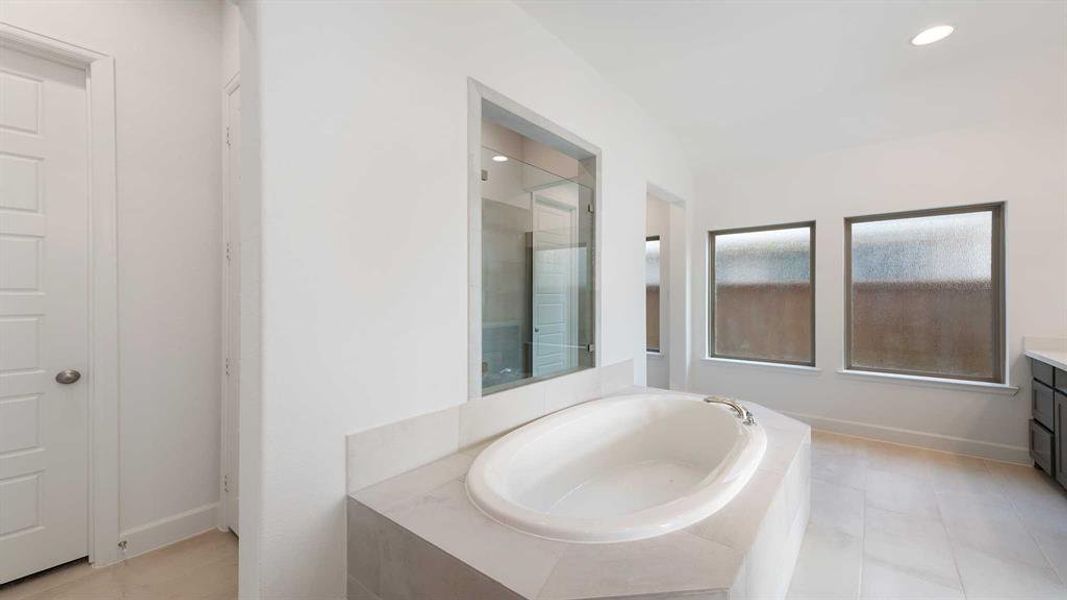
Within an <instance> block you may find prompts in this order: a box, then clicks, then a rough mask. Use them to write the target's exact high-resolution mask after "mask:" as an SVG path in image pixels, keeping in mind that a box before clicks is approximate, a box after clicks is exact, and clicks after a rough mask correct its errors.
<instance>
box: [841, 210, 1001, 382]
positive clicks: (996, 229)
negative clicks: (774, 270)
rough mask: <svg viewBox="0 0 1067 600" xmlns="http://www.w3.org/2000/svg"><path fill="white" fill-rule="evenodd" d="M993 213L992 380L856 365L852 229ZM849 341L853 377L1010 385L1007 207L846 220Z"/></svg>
mask: <svg viewBox="0 0 1067 600" xmlns="http://www.w3.org/2000/svg"><path fill="white" fill-rule="evenodd" d="M979 212H989V213H991V216H992V239H991V240H990V244H991V248H990V252H991V262H992V264H991V267H990V275H991V279H992V285H993V290H994V291H993V293H994V295H995V298H994V302H993V323H992V326H993V344H994V353H995V355H994V357H993V359H994V362H993V364H994V371H993V376H992V377H970V376H966V375H955V374H951V375H948V374H944V373H935V372H932V371H914V370H903V369H882V368H877V367H865V366H856V365H853V364H852V225H853V224H854V223H870V222H875V221H894V220H899V219H910V218H916V217H936V216H941V215H957V214H968V213H979ZM844 225H845V232H844V233H845V236H844V238H845V261H844V267H845V278H844V281H845V289H844V293H845V305H844V306H845V315H844V316H845V339H844V369H845V371H846V372H850V373H874V374H889V375H905V376H912V377H926V378H931V379H937V380H941V381H947V382H952V381H966V382H983V383H991V384H1003V385H1006V384H1007V372H1008V371H1007V368H1006V367H1007V365H1006V364H1005V363H1006V356H1007V348H1006V340H1007V330H1006V321H1005V298H1006V295H1007V293H1006V288H1007V285H1006V281H1007V280H1006V277H1005V272H1004V203H1003V202H988V203H982V204H967V205H960V206H948V207H941V208H926V209H915V210H906V211H898V212H891V213H878V214H874V215H860V216H854V217H845V220H844Z"/></svg>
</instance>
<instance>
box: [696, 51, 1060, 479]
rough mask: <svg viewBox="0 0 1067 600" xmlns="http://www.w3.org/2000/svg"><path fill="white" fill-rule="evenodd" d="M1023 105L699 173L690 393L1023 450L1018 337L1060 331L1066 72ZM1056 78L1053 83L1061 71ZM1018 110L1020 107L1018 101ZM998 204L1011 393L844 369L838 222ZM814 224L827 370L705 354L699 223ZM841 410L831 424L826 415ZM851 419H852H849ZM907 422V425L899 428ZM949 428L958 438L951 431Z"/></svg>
mask: <svg viewBox="0 0 1067 600" xmlns="http://www.w3.org/2000/svg"><path fill="white" fill-rule="evenodd" d="M1050 75H1052V78H1051V80H1050V81H1049V83H1048V85H1049V89H1047V90H1033V89H1030V90H1026V92H1025V93H1026V94H1031V95H1033V96H1036V97H1037V100H1036V104H1035V103H1032V102H1029V101H1027V107H1026V110H1021V109H1020V110H1011V111H1004V112H1003V113H1002V114H1001V115H1000V118H999V119H997V120H995V121H987V122H982V123H976V124H975V125H974V127H971V128H966V129H952V130H946V131H937V132H931V133H929V134H927V135H921V136H914V137H907V138H903V139H897V140H893V141H886V142H883V143H879V144H873V145H866V146H861V147H854V148H848V149H842V150H838V151H835V152H830V153H827V154H821V155H818V156H809V157H798V158H797V159H796V160H794V161H791V162H789V163H786V164H778V165H773V166H764V167H762V168H759V167H754V168H751V169H748V170H747V171H739V172H735V173H730V174H721V175H719V176H713V175H711V174H707V175H706V176H704V177H701V178H700V179H698V189H699V196H698V197H699V198H700V200H701V202H700V204H699V214H698V221H697V222H698V227H697V230H698V231H697V235H696V236H695V238H696V239H695V240H694V241H693V244H692V249H693V256H694V257H699V258H697V259H696V260H695V262H694V292H693V298H694V306H695V307H696V314H695V315H694V324H693V335H694V338H693V339H694V340H695V341H696V342H697V343H695V344H694V354H695V356H694V365H693V371H692V373H693V382H692V387H693V388H694V389H697V390H700V391H705V392H717V393H725V394H730V395H735V396H738V397H740V398H742V399H746V400H752V401H755V402H760V403H763V404H765V405H767V406H769V407H771V408H775V409H780V410H783V411H787V412H794V413H801V414H806V415H812V416H814V417H818V418H819V419H816V420H815V422H816V424H817V425H822V426H826V427H830V428H834V429H839V430H843V431H852V432H855V433H860V434H864V435H872V436H876V437H883V438H887V439H901V440H906V441H909V442H911V443H919V444H925V445H930V446H933V447H943V448H954V449H957V450H961V451H965V452H974V453H982V454H986V455H989V456H998V457H1002V458H1014V459H1017V460H1021V459H1022V458H1023V457H1025V456H1026V454H1025V451H1026V446H1027V420H1028V419H1029V415H1030V399H1029V388H1028V385H1027V382H1028V380H1029V377H1030V375H1029V368H1028V366H1027V364H1026V363H1025V360H1024V359H1023V358H1022V357H1021V355H1020V353H1021V350H1022V338H1023V336H1055V335H1064V334H1067V290H1065V289H1064V286H1063V285H1062V282H1061V281H1060V279H1061V278H1062V277H1063V273H1064V272H1065V270H1067V233H1065V232H1067V182H1065V169H1064V165H1065V164H1067V150H1065V142H1067V140H1065V137H1064V131H1067V108H1065V98H1064V95H1063V90H1064V85H1063V82H1064V77H1065V75H1064V70H1063V68H1062V66H1061V68H1060V69H1059V71H1058V73H1057V72H1055V71H1051V72H1050ZM1056 77H1058V78H1059V79H1058V81H1057V80H1056ZM1016 108H1021V107H1019V106H1018V105H1016ZM997 201H1005V202H1006V203H1007V207H1006V213H1005V215H1006V218H1005V222H1006V245H1007V263H1006V269H1007V327H1008V337H1007V342H1008V357H1009V359H1010V382H1011V383H1012V384H1014V385H1019V386H1022V390H1021V391H1020V392H1019V393H1018V394H1017V395H1016V396H1014V397H1010V396H1003V395H995V394H990V393H982V392H975V391H958V390H946V389H935V388H929V387H914V386H909V385H901V384H895V383H882V382H877V381H870V380H856V379H851V378H847V377H846V376H843V375H841V374H839V373H837V372H836V371H837V370H838V369H840V368H841V367H842V355H843V339H844V316H843V310H844V283H843V279H842V274H843V272H844V250H843V248H844V232H843V218H844V217H846V216H855V215H863V214H872V213H884V212H891V211H896V210H906V209H918V208H928V207H938V206H953V205H963V204H974V203H982V202H997ZM809 219H816V220H817V226H816V227H817V229H816V235H817V241H816V263H817V264H816V269H815V277H816V311H817V314H816V344H817V363H818V365H817V366H818V367H819V368H820V369H821V372H818V373H801V372H798V371H795V370H788V369H782V368H766V367H761V368H753V367H747V366H741V365H729V364H716V363H712V362H708V361H706V360H702V359H701V357H702V356H704V355H705V352H706V337H707V336H706V334H705V331H706V329H705V327H706V318H705V316H706V313H705V312H704V311H705V308H706V304H705V293H706V292H705V290H706V284H707V283H706V282H707V278H706V272H707V271H706V268H707V267H706V264H705V263H706V261H705V259H704V258H703V257H705V246H706V243H707V240H706V235H705V232H706V231H708V230H710V229H718V228H726V227H740V226H749V225H766V224H772V223H783V222H792V221H803V220H809ZM827 419H830V420H838V422H833V421H826V420H827ZM840 421H848V422H852V423H843V422H840ZM900 429H903V430H912V431H915V432H921V433H922V434H926V435H912V434H908V433H906V432H900V431H896V430H900ZM951 438H962V440H955V439H951Z"/></svg>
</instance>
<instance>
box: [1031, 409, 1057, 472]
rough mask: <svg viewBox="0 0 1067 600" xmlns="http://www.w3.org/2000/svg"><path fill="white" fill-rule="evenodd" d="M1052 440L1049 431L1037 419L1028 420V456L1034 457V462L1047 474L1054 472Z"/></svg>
mask: <svg viewBox="0 0 1067 600" xmlns="http://www.w3.org/2000/svg"><path fill="white" fill-rule="evenodd" d="M1054 441H1055V440H1054V438H1053V435H1052V432H1051V431H1049V430H1048V429H1045V427H1044V426H1042V425H1041V423H1038V422H1037V421H1030V458H1032V459H1034V464H1035V465H1037V466H1039V467H1041V470H1043V471H1044V472H1046V473H1048V474H1049V475H1053V474H1054V473H1055V472H1056V471H1055V465H1054V464H1053V460H1054V452H1053V447H1054V446H1053V442H1054Z"/></svg>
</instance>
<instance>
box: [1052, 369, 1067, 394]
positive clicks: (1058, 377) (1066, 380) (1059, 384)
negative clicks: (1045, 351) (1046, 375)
mask: <svg viewBox="0 0 1067 600" xmlns="http://www.w3.org/2000/svg"><path fill="white" fill-rule="evenodd" d="M1054 370H1055V371H1056V374H1055V375H1053V376H1052V379H1053V380H1054V381H1053V386H1052V387H1054V388H1056V389H1058V390H1059V391H1061V392H1063V393H1064V394H1067V371H1064V370H1063V369H1054Z"/></svg>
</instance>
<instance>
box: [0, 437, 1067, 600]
mask: <svg viewBox="0 0 1067 600" xmlns="http://www.w3.org/2000/svg"><path fill="white" fill-rule="evenodd" d="M811 494H812V507H811V522H810V523H809V524H808V531H807V535H806V536H805V538H804V545H803V547H802V549H801V551H800V558H799V560H798V562H797V566H796V571H795V573H794V575H793V582H792V584H791V586H790V589H789V598H790V599H791V600H801V599H822V600H831V599H832V600H837V599H859V598H864V599H868V598H870V599H884V600H890V599H893V600H920V599H921V600H941V599H961V598H966V599H968V600H986V599H989V600H992V599H996V600H1009V599H1019V600H1022V599H1037V598H1057V599H1061V600H1063V599H1067V585H1065V583H1067V493H1065V492H1064V491H1063V490H1062V489H1060V488H1058V487H1057V486H1056V485H1055V484H1054V483H1052V482H1051V481H1050V480H1049V479H1048V478H1047V477H1046V476H1044V475H1043V474H1042V473H1041V472H1039V471H1037V470H1036V469H1034V468H1032V467H1026V466H1020V465H1009V464H1003V463H997V462H990V461H984V460H980V459H976V458H969V457H963V456H954V455H949V454H943V453H939V452H932V451H927V450H922V449H918V448H911V447H907V446H895V445H892V444H883V443H880V442H874V441H870V440H863V439H859V438H850V437H845V436H839V435H833V434H828V433H825V432H814V439H813V456H812V490H811ZM236 592H237V540H236V538H235V537H233V535H231V534H229V533H222V532H218V531H213V532H209V533H205V534H203V535H200V536H197V537H195V538H192V539H189V540H186V541H183V542H180V543H178V544H175V545H173V546H170V547H167V548H164V549H162V550H158V551H156V552H152V553H149V554H145V555H142V556H138V557H135V558H132V559H130V560H127V561H125V562H123V563H120V564H118V565H115V566H112V567H108V568H106V569H98V570H97V569H91V568H90V567H89V566H88V565H86V564H85V563H76V564H74V565H71V566H67V567H64V568H61V569H57V570H54V571H51V572H49V573H48V574H47V575H44V576H40V577H34V578H30V579H27V580H23V581H21V582H19V583H16V584H9V585H5V586H0V600H63V599H70V600H75V599H78V600H89V599H104V598H107V599H127V600H165V599H175V600H177V599H198V600H222V599H224V598H234V597H235V596H236Z"/></svg>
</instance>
